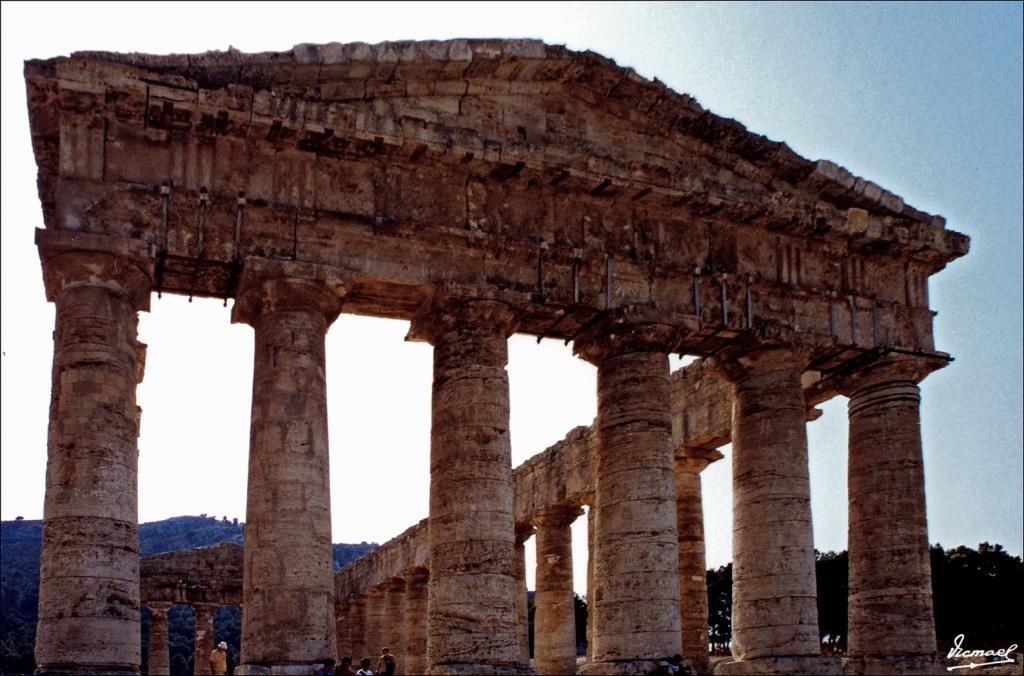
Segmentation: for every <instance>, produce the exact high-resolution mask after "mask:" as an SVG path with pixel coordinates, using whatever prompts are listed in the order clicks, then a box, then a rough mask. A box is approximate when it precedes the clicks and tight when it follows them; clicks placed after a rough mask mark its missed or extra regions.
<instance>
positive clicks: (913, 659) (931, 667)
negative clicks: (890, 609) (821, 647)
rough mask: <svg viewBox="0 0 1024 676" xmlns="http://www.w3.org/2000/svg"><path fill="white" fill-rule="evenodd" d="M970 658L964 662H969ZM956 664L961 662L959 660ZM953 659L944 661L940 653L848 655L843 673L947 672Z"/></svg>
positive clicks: (873, 675) (868, 675)
mask: <svg viewBox="0 0 1024 676" xmlns="http://www.w3.org/2000/svg"><path fill="white" fill-rule="evenodd" d="M968 662H970V660H967V661H965V662H964V664H967V663H968ZM956 664H959V662H957V663H956ZM950 665H954V662H953V661H952V660H948V661H946V662H944V661H943V660H941V659H940V658H939V656H938V655H910V656H900V657H847V658H846V659H844V660H843V674H848V675H849V676H876V675H877V676H883V675H885V674H914V675H915V676H918V675H920V676H924V675H925V674H946V673H948V672H947V670H946V667H948V666H950Z"/></svg>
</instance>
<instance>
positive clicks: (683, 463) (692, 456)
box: [676, 447, 722, 674]
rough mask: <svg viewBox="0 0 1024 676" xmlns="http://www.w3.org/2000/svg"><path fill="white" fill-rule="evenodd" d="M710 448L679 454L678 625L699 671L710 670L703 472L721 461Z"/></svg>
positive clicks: (685, 651)
mask: <svg viewBox="0 0 1024 676" xmlns="http://www.w3.org/2000/svg"><path fill="white" fill-rule="evenodd" d="M721 458H722V454H721V453H719V452H718V451H716V450H713V449H709V448H685V447H684V448H681V449H679V450H678V451H677V453H676V528H677V530H678V542H679V624H680V636H681V638H682V643H683V655H684V656H685V657H686V660H687V662H689V664H690V666H692V667H694V668H695V669H696V670H697V672H698V673H701V674H703V673H706V672H707V671H708V666H709V661H710V656H709V654H708V580H707V564H706V563H705V556H704V506H703V503H702V500H701V479H700V473H701V472H702V471H704V469H705V468H706V467H707V466H708V465H709V464H711V463H712V462H715V461H716V460H720V459H721Z"/></svg>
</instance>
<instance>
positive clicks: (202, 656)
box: [192, 603, 217, 676]
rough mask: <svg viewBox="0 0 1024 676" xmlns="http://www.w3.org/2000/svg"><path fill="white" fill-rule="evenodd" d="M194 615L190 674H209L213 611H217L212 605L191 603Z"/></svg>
mask: <svg viewBox="0 0 1024 676" xmlns="http://www.w3.org/2000/svg"><path fill="white" fill-rule="evenodd" d="M192 609H193V610H194V611H195V613H196V642H195V659H194V660H193V661H192V673H193V674H196V675H197V676H198V674H209V673H211V671H210V653H212V652H213V611H214V610H216V609H217V606H216V604H213V603H193V604H192Z"/></svg>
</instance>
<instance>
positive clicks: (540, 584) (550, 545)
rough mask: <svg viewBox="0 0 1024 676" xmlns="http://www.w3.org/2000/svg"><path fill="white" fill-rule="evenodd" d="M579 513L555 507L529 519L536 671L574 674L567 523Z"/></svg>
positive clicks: (572, 610)
mask: <svg viewBox="0 0 1024 676" xmlns="http://www.w3.org/2000/svg"><path fill="white" fill-rule="evenodd" d="M582 513H583V512H582V510H580V509H579V508H576V509H557V508H556V509H552V510H549V511H548V512H545V513H544V514H541V515H539V516H537V517H535V518H534V520H533V525H534V526H536V528H537V577H536V589H535V590H534V597H533V600H534V606H535V607H536V611H535V614H534V620H533V627H534V629H533V635H534V662H533V667H534V670H535V671H536V672H537V673H538V674H555V675H557V674H574V673H576V615H575V609H574V602H573V588H572V530H571V525H572V522H573V521H575V520H576V517H577V516H579V515H580V514H582Z"/></svg>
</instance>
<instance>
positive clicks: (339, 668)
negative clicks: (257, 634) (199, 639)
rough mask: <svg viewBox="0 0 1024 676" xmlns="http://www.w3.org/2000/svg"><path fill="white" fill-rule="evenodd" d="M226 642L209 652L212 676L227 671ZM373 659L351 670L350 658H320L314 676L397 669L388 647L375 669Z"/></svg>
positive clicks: (359, 675)
mask: <svg viewBox="0 0 1024 676" xmlns="http://www.w3.org/2000/svg"><path fill="white" fill-rule="evenodd" d="M227 651H228V644H227V643H225V642H224V641H221V642H220V643H218V644H217V647H216V648H214V649H213V652H212V653H210V673H211V674H213V675H214V676H222V675H223V674H227V672H228V659H227ZM373 667H374V664H373V660H371V659H370V658H369V657H364V658H363V659H361V660H359V669H358V670H357V671H353V669H352V658H351V657H342V658H341V663H336V662H335V661H334V660H333V659H331V658H330V657H328V658H326V659H323V660H320V662H319V663H318V664H317V666H316V668H315V669H314V670H313V674H314V676H375V675H376V676H395V673H396V672H397V671H398V662H396V661H395V656H394V655H392V654H391V649H390V648H386V647H385V648H382V649H381V651H380V657H378V658H377V664H376V671H374V669H373Z"/></svg>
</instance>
